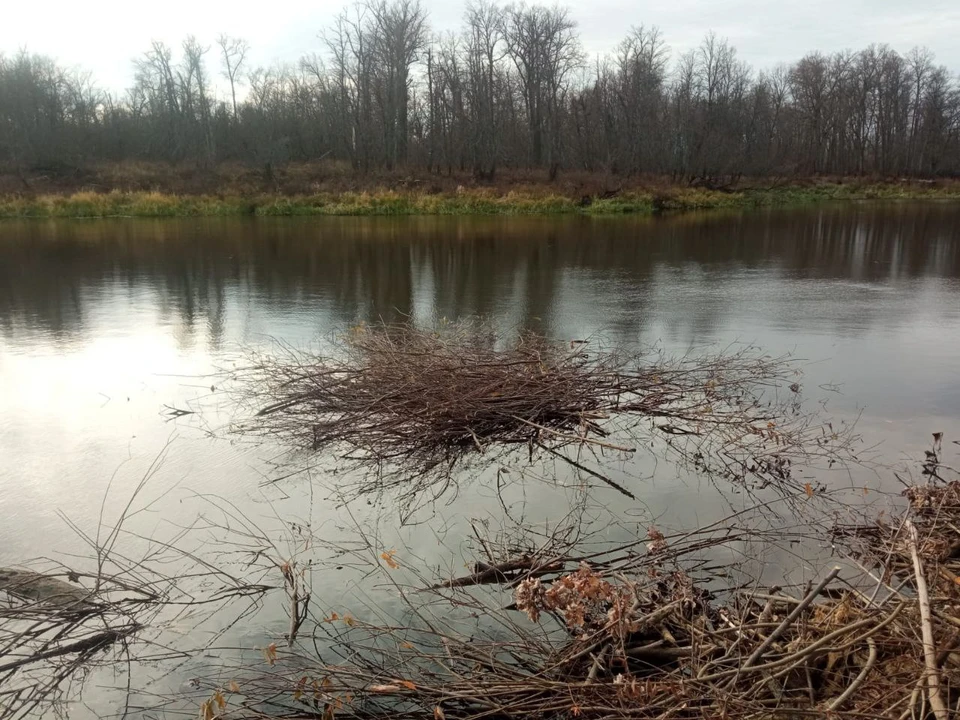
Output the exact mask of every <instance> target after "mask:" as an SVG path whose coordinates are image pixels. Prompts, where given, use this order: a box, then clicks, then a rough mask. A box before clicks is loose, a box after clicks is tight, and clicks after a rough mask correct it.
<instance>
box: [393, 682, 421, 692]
mask: <svg viewBox="0 0 960 720" xmlns="http://www.w3.org/2000/svg"><path fill="white" fill-rule="evenodd" d="M397 682H398V683H400V684H401V685H403V687H405V688H406V689H407V690H416V689H417V686H416V685H414V684H413V683H412V682H410V681H409V680H397Z"/></svg>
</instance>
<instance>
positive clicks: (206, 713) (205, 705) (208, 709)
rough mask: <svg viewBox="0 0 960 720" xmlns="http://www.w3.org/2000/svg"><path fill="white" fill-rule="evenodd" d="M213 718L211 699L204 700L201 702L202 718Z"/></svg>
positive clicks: (203, 719) (209, 719) (201, 719)
mask: <svg viewBox="0 0 960 720" xmlns="http://www.w3.org/2000/svg"><path fill="white" fill-rule="evenodd" d="M213 718H214V714H213V705H211V704H210V701H209V700H204V701H203V702H202V703H200V720H213Z"/></svg>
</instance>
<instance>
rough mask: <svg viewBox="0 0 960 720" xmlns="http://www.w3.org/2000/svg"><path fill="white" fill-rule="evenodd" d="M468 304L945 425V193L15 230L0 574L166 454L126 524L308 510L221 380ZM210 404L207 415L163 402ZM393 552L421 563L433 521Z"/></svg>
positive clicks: (957, 252) (949, 357) (3, 352)
mask: <svg viewBox="0 0 960 720" xmlns="http://www.w3.org/2000/svg"><path fill="white" fill-rule="evenodd" d="M474 315H482V316H485V317H487V318H489V319H491V320H492V321H493V322H495V323H497V324H498V325H500V326H501V327H505V328H506V327H510V328H512V327H530V328H535V329H538V330H540V331H542V332H545V333H546V334H548V335H550V336H551V337H555V338H558V339H581V338H586V337H591V336H600V337H603V338H604V339H605V340H610V341H616V342H619V343H625V344H628V345H644V346H646V345H658V346H660V347H663V348H664V349H666V350H667V351H669V352H688V351H696V350H697V349H700V348H705V349H717V348H718V347H724V346H727V345H729V344H731V343H751V344H756V345H758V346H760V347H762V348H764V350H766V351H768V352H770V353H773V354H781V353H792V354H793V355H795V356H796V357H797V358H801V359H802V360H803V364H804V369H805V375H804V379H803V383H804V387H805V388H806V389H808V390H810V391H812V392H811V393H810V394H811V395H812V396H814V397H815V398H817V399H820V400H823V401H825V402H827V403H828V410H829V411H830V412H831V413H833V414H835V415H836V416H838V417H841V418H843V417H846V418H853V417H855V416H857V415H859V416H860V420H859V429H860V432H861V434H862V435H863V436H864V439H865V443H867V444H868V445H870V446H872V447H874V448H875V449H876V452H877V453H878V454H879V456H880V457H882V458H884V459H888V460H890V461H891V462H893V461H897V460H900V459H902V458H904V457H908V456H909V457H915V456H916V455H917V454H918V453H920V451H921V450H922V448H924V447H925V446H926V445H927V444H928V442H929V439H930V433H932V432H936V431H943V432H945V433H946V434H947V437H948V438H958V437H960V360H958V358H960V207H958V206H956V205H949V204H896V205H866V204H865V205H843V206H831V207H818V208H809V209H800V210H775V211H774V210H771V211H754V212H743V213H740V212H736V213H713V214H705V215H695V214H691V215H682V216H677V217H666V218H652V219H651V218H596V219H593V218H433V217H430V218H396V219H395V218H323V219H187V220H140V219H129V220H128V219H118V220H97V221H59V220H58V221H31V222H19V221H5V222H2V223H0V565H4V564H15V563H19V562H23V561H25V560H27V559H29V558H35V557H39V556H44V555H52V554H57V553H65V552H66V553H69V552H72V551H76V550H77V538H76V536H75V535H74V534H73V533H72V531H70V530H69V528H68V527H67V526H66V524H65V523H64V521H63V519H62V518H61V517H60V515H59V514H58V512H63V513H65V514H66V515H67V516H69V518H70V519H71V520H72V521H74V522H75V523H77V525H78V526H80V527H83V528H91V527H96V525H97V523H98V518H100V516H101V514H102V515H103V516H104V517H103V521H104V522H106V523H109V522H110V521H111V520H112V519H113V518H115V517H116V515H117V514H118V512H119V508H120V507H121V506H122V504H123V503H124V502H125V501H126V499H127V497H128V496H129V493H130V491H131V488H132V487H133V486H134V485H135V484H136V482H137V480H138V479H139V478H140V477H141V475H142V473H143V472H144V469H145V468H146V467H147V466H148V465H149V463H150V462H151V461H152V460H153V459H154V458H155V457H156V456H157V454H158V453H159V452H160V451H161V450H162V449H163V448H164V447H165V446H166V447H167V455H166V459H165V461H164V463H163V467H162V468H161V470H160V471H159V472H158V475H157V477H156V478H155V479H154V480H153V481H152V483H153V484H154V486H155V487H154V490H153V492H154V495H156V496H157V497H158V498H160V499H158V500H157V504H156V505H151V506H150V507H149V508H147V509H146V510H144V512H143V513H142V514H141V517H139V518H138V522H140V523H141V529H142V531H143V532H145V533H146V534H149V533H150V532H151V528H152V527H158V528H159V527H160V526H161V525H162V524H163V523H169V522H171V520H172V519H173V518H175V517H176V513H177V507H178V506H179V505H180V504H182V503H183V502H184V496H186V495H188V494H189V493H190V492H191V491H195V490H198V489H202V490H203V491H204V492H208V493H216V494H220V495H222V496H224V497H230V498H232V499H234V500H236V501H237V502H238V503H240V504H241V505H243V504H245V503H250V504H251V505H250V506H251V507H258V506H257V505H256V503H258V502H261V501H264V502H266V503H267V504H268V505H269V507H271V508H275V507H276V503H278V502H284V501H287V502H294V508H298V507H302V505H297V504H296V503H298V502H299V501H297V500H295V499H294V500H291V497H293V495H295V494H296V492H293V494H291V492H292V491H291V489H290V488H286V489H285V488H283V487H282V486H277V485H269V486H264V484H263V481H264V480H265V479H269V478H270V477H272V476H273V475H275V474H276V472H277V468H276V467H275V466H274V465H273V464H272V463H271V460H272V459H273V458H274V457H275V455H276V453H275V449H265V448H264V447H262V446H256V445H250V444H247V443H238V442H236V441H235V440H234V439H232V438H231V437H230V436H229V435H228V434H226V433H224V432H223V431H222V430H223V425H224V424H225V423H227V422H229V420H230V419H231V418H230V409H229V408H227V407H224V405H223V403H222V402H221V401H220V400H219V399H218V389H217V387H216V383H217V382H218V379H217V376H216V374H215V373H216V371H217V370H220V369H224V368H229V367H231V364H232V363H233V362H235V361H236V359H237V357H238V352H239V351H240V350H241V348H244V347H261V346H267V345H269V344H270V343H271V342H272V341H274V340H282V341H284V342H288V343H293V344H308V343H312V342H316V341H318V340H322V339H323V338H325V337H329V336H330V334H331V333H336V332H338V331H341V330H345V329H346V328H349V327H350V326H352V325H355V324H357V323H358V322H362V321H366V322H375V321H377V320H378V319H384V320H397V319H400V318H405V317H411V318H412V319H413V321H414V322H419V323H424V324H428V323H431V322H433V321H435V320H437V319H439V318H448V319H453V318H457V317H465V316H474ZM199 406H202V407H204V408H206V411H205V412H204V413H203V414H202V415H200V416H186V417H184V418H181V419H179V420H171V418H170V416H169V408H171V407H175V408H181V409H184V408H196V407H199ZM663 472H664V473H665V474H663V475H662V476H661V477H659V478H658V477H653V478H651V487H648V488H639V489H637V488H635V489H637V490H638V491H639V492H642V493H643V496H644V497H645V499H646V500H647V501H648V502H650V503H654V504H658V505H659V507H660V508H661V509H662V508H667V507H670V506H671V505H674V506H676V504H677V503H676V500H677V499H678V498H680V497H682V498H683V499H684V507H683V510H684V511H685V513H686V514H685V515H684V514H682V513H681V515H680V516H679V517H681V518H682V519H684V520H685V521H687V522H697V519H698V518H699V517H700V515H699V513H701V512H703V513H707V511H708V508H707V507H706V505H707V504H708V503H710V502H711V501H710V500H709V499H706V498H704V499H703V500H702V501H700V500H698V498H699V494H698V492H696V491H692V492H691V491H690V490H689V488H688V489H687V490H686V491H685V492H683V493H681V491H680V490H678V489H675V488H674V486H673V485H672V483H671V478H672V477H674V475H671V474H670V471H668V470H664V471H663ZM111 478H113V479H112V481H111ZM108 486H109V494H108V495H107V501H106V502H104V497H105V493H108ZM301 491H302V488H301ZM481 495H482V493H481ZM458 502H461V503H472V502H473V501H469V500H466V499H464V500H454V501H453V503H452V504H451V505H450V508H451V510H452V511H454V512H456V511H461V512H462V513H465V514H466V513H468V512H473V511H475V507H474V506H473V505H471V504H465V505H460V506H458V505H457V503H458ZM698 503H701V505H698ZM675 509H676V508H675ZM271 512H273V510H271ZM545 512H546V511H545ZM653 512H654V514H656V513H657V508H654V510H653ZM268 514H269V513H268ZM413 538H419V539H413ZM408 542H410V543H417V542H419V543H421V544H422V547H409V548H405V550H407V551H408V552H410V553H413V552H420V553H421V554H422V555H423V556H427V555H429V553H430V550H429V547H430V546H431V543H433V544H434V547H435V543H436V529H435V528H434V529H433V531H432V534H431V533H427V534H424V533H421V534H420V535H418V536H410V538H408Z"/></svg>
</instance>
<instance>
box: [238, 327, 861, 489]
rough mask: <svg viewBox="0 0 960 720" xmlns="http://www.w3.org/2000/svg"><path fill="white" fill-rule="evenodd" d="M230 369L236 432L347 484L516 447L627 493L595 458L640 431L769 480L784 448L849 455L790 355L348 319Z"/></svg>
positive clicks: (425, 483)
mask: <svg viewBox="0 0 960 720" xmlns="http://www.w3.org/2000/svg"><path fill="white" fill-rule="evenodd" d="M235 379H237V380H239V381H240V382H239V385H238V386H237V387H239V390H238V392H239V395H240V399H241V401H242V402H244V403H246V404H247V406H248V407H250V408H251V409H253V410H254V411H255V416H254V417H253V418H252V419H251V420H250V421H249V422H246V423H244V424H242V425H241V426H240V428H239V429H240V430H241V431H244V432H250V433H254V434H257V435H260V436H267V437H273V438H277V439H280V440H282V441H285V442H287V443H289V444H291V445H292V446H294V447H297V448H302V449H307V450H311V451H320V450H323V451H333V452H334V453H336V454H337V457H339V458H340V459H342V460H344V461H345V462H347V463H349V464H351V465H352V466H353V468H354V469H360V470H363V471H366V473H365V481H364V482H362V483H361V485H360V487H359V488H358V491H359V492H370V491H377V490H382V489H383V488H385V487H387V486H389V485H391V484H397V485H404V486H405V489H406V491H407V492H408V493H409V494H410V495H411V496H413V495H418V494H419V493H420V492H421V491H424V490H427V489H428V488H431V487H436V486H437V485H438V482H439V486H440V487H441V488H442V487H445V484H446V483H449V482H450V480H451V475H452V472H453V471H454V469H456V468H457V467H459V466H461V465H462V464H463V463H464V461H468V460H469V459H470V458H471V456H479V455H481V454H484V455H486V457H485V459H486V460H490V459H491V455H493V454H496V453H501V454H503V453H509V452H510V451H515V450H517V449H520V450H521V452H523V453H524V454H525V455H526V456H527V457H529V459H531V460H532V459H533V458H534V456H535V455H539V454H543V455H544V456H546V457H548V458H551V459H557V460H559V461H560V462H564V463H567V464H568V465H569V466H570V467H572V468H574V469H576V470H577V471H579V472H581V473H583V474H585V475H588V476H591V477H593V478H594V479H598V480H601V481H603V482H605V483H606V484H608V485H611V486H613V487H615V488H616V489H617V490H619V491H620V492H622V493H624V494H627V495H631V493H630V491H629V490H628V489H627V488H624V487H622V486H621V485H618V484H617V483H615V482H614V481H613V480H612V479H611V478H609V477H608V476H607V475H606V474H605V473H604V472H603V470H602V467H601V466H602V464H603V463H602V462H601V461H600V460H599V457H600V456H601V455H605V456H608V457H609V456H610V455H613V456H618V455H619V456H623V455H627V454H629V453H631V452H633V451H634V450H635V448H636V447H637V446H638V444H639V443H640V442H642V441H643V442H646V443H647V445H648V446H649V441H650V440H651V439H655V440H656V442H654V446H655V448H656V450H660V451H662V452H664V453H666V454H672V455H674V456H675V457H677V458H679V459H680V460H682V461H684V462H687V463H689V464H690V465H691V466H693V467H695V468H696V469H698V470H700V471H703V472H706V473H708V474H711V475H712V476H714V477H722V478H725V479H728V480H732V481H738V482H743V481H747V480H748V479H749V480H756V481H757V482H758V483H760V484H769V483H774V484H781V483H786V482H788V481H789V480H790V478H791V473H792V467H793V465H794V463H795V462H796V461H797V460H798V459H802V460H804V461H806V460H810V459H811V457H812V456H819V457H821V458H826V459H827V461H828V462H830V461H835V460H837V459H840V458H841V457H843V458H846V457H850V456H852V452H851V446H852V444H853V442H854V439H855V438H854V436H853V433H852V430H851V428H849V427H847V426H841V427H838V428H833V427H832V426H829V425H826V424H824V423H822V422H819V421H818V419H817V416H816V414H812V415H808V414H804V413H803V412H801V409H800V404H799V400H798V393H799V390H800V387H799V384H798V383H797V382H796V380H797V368H796V366H795V365H794V364H793V363H792V362H791V361H790V360H789V358H771V357H768V356H763V355H761V354H759V353H757V352H756V351H755V350H754V349H752V348H744V349H739V350H732V351H730V352H726V353H720V354H715V355H704V356H697V357H682V358H676V359H671V358H667V357H664V356H663V355H662V354H660V353H655V352H651V353H638V352H625V351H623V350H620V349H611V348H605V347H603V346H602V345H601V344H599V343H586V342H579V341H574V342H570V343H562V344H559V343H552V342H549V341H548V340H546V339H545V338H543V337H541V336H538V335H536V334H533V333H520V334H519V335H517V336H514V337H510V338H504V337H502V336H499V335H497V334H496V333H495V332H493V331H492V330H490V329H489V328H486V327H484V326H482V325H477V324H475V323H474V324H471V323H459V324H451V325H446V326H444V327H442V328H441V329H440V330H439V331H426V330H421V329H418V328H415V327H412V326H410V325H391V326H382V327H375V328H359V329H356V330H354V331H352V332H350V333H349V334H348V335H347V336H346V337H344V338H342V339H341V340H340V341H339V346H338V347H337V348H336V349H335V350H334V351H333V352H331V353H330V354H329V355H318V354H314V353H311V352H308V351H302V350H295V349H292V348H284V349H283V350H282V352H279V353H276V354H269V355H262V354H260V355H255V356H253V358H252V361H251V362H250V363H249V365H248V366H247V367H246V368H244V369H243V370H241V371H239V372H237V373H236V374H235ZM656 450H655V451H656ZM631 497H632V495H631Z"/></svg>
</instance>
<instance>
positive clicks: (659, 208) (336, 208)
mask: <svg viewBox="0 0 960 720" xmlns="http://www.w3.org/2000/svg"><path fill="white" fill-rule="evenodd" d="M607 195H609V196H607V197H597V196H590V195H581V196H579V197H577V196H572V195H570V194H569V193H568V194H564V193H562V192H555V191H553V190H552V189H551V188H549V187H528V188H525V189H518V190H510V191H507V192H502V191H497V190H493V189H486V188H470V189H462V188H461V189H458V190H457V191H454V192H428V191H421V190H416V189H413V190H409V189H404V190H393V189H378V190H371V191H365V192H351V191H345V192H326V193H316V194H295V195H283V194H254V195H212V194H211V195H207V194H197V195H194V194H168V193H162V192H157V191H132V192H125V191H116V190H115V191H111V192H90V191H81V192H72V193H50V194H37V195H7V196H3V197H0V218H105V217H201V216H255V215H256V216H306V215H397V216H399V215H570V214H586V215H615V214H646V215H650V214H655V213H660V212H675V211H685V210H710V209H720V208H727V209H730V208H754V207H769V206H792V205H803V204H810V203H818V202H830V201H859V200H952V201H960V183H949V184H932V183H922V184H921V183H883V184H850V183H824V184H817V185H807V186H801V185H794V186H779V187H767V188H758V187H753V188H744V189H740V190H734V191H719V190H706V189H701V188H687V187H659V188H649V189H648V188H637V189H633V190H628V191H623V192H617V193H615V194H612V195H611V194H609V193H607Z"/></svg>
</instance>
